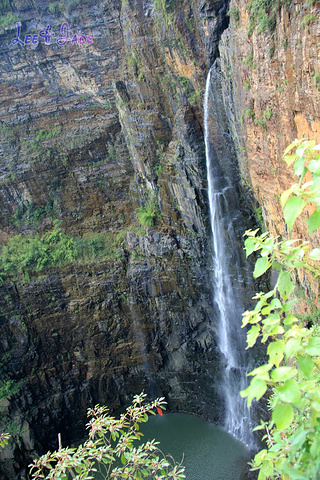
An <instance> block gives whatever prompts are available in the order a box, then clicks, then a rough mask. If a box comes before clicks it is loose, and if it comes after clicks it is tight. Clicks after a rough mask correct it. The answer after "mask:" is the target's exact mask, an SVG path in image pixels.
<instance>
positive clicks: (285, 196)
mask: <svg viewBox="0 0 320 480" xmlns="http://www.w3.org/2000/svg"><path fill="white" fill-rule="evenodd" d="M293 190H294V188H293V187H290V188H288V190H285V191H284V192H282V194H281V196H280V204H281V207H282V208H284V206H285V204H286V203H287V201H288V198H289V197H290V196H291V194H292V192H293Z"/></svg>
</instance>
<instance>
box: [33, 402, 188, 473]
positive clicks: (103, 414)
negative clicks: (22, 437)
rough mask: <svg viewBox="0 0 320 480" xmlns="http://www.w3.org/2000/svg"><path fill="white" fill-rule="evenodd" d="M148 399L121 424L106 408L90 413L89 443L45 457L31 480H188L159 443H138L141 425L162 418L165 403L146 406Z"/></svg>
mask: <svg viewBox="0 0 320 480" xmlns="http://www.w3.org/2000/svg"><path fill="white" fill-rule="evenodd" d="M145 397H146V395H145V394H140V395H136V396H135V397H134V399H133V403H132V405H131V406H129V407H128V408H127V410H126V412H125V413H124V414H122V415H121V416H120V419H119V420H117V419H116V418H114V417H111V416H109V414H108V408H107V407H100V406H99V405H97V406H96V407H95V408H92V409H89V410H88V416H91V417H92V419H91V420H90V421H89V423H88V424H87V426H88V429H89V439H88V440H87V441H86V442H85V443H83V444H82V445H80V446H79V447H78V448H60V449H59V450H58V451H56V452H53V453H51V452H48V453H47V454H46V455H43V456H42V457H41V458H40V459H39V460H37V461H36V462H34V465H33V466H32V468H31V474H32V478H33V479H34V480H39V479H44V478H46V479H52V480H58V479H64V478H65V479H67V478H73V479H76V480H80V479H89V478H94V475H95V474H97V472H100V474H101V478H108V479H117V478H118V479H119V478H127V479H132V480H143V479H147V478H150V479H151V478H152V479H157V480H162V479H172V480H173V479H176V480H182V479H183V478H185V475H184V467H183V466H182V465H181V464H176V463H175V462H174V461H173V460H172V459H171V458H169V457H166V456H164V455H163V454H162V452H161V451H160V450H159V447H158V445H159V443H158V442H156V441H155V440H151V441H148V442H146V443H143V444H141V443H140V442H139V441H140V440H141V437H142V436H143V434H142V433H141V432H140V427H139V424H140V423H144V422H147V420H148V414H151V415H155V410H158V412H159V411H160V412H161V414H162V410H161V408H162V409H164V403H165V402H164V399H163V398H160V399H157V400H155V401H153V402H151V403H149V404H143V401H144V400H145Z"/></svg>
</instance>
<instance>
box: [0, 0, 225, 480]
mask: <svg viewBox="0 0 320 480" xmlns="http://www.w3.org/2000/svg"><path fill="white" fill-rule="evenodd" d="M174 3H175V2H161V1H155V2H150V1H146V0H136V1H133V0H127V1H122V2H121V1H120V0H112V1H109V0H108V1H105V2H101V3H99V4H97V3H96V2H94V1H89V0H88V1H86V2H66V3H65V4H63V5H62V6H61V5H60V2H56V3H49V2H46V1H43V2H37V3H36V4H35V3H33V2H31V1H30V2H29V1H27V0H25V1H24V0H21V1H19V2H12V4H11V6H10V9H11V10H12V12H13V16H11V17H10V16H9V17H6V18H7V19H6V21H3V23H2V25H5V26H3V27H2V30H1V32H0V36H1V38H0V40H1V42H0V44H1V64H0V73H1V80H2V89H1V93H0V112H1V116H0V118H1V128H0V130H1V147H0V153H1V159H2V163H1V172H0V175H1V188H0V207H1V208H0V239H1V241H2V242H3V243H4V244H6V242H8V239H10V238H12V237H13V236H14V235H17V234H22V235H23V238H25V237H26V236H28V235H31V236H32V235H35V234H38V235H41V234H43V233H45V232H46V231H49V230H51V229H52V227H53V224H54V222H55V220H59V221H60V222H61V228H62V229H63V231H65V232H66V233H67V234H68V235H70V236H72V237H73V238H75V239H77V241H78V242H81V240H83V239H84V238H87V239H90V238H92V236H93V235H96V234H103V235H104V237H103V238H104V239H105V240H104V241H105V247H104V248H105V250H107V252H106V251H105V252H104V253H105V255H104V257H103V258H99V255H97V254H96V253H94V254H92V256H91V258H88V257H86V259H82V260H81V261H80V260H78V261H77V262H72V263H69V264H66V265H62V266H53V267H51V268H50V269H48V268H47V269H44V268H42V269H40V271H37V269H36V268H33V269H29V270H28V272H27V274H22V273H21V274H18V275H15V276H13V275H11V276H10V275H9V276H6V277H5V278H4V284H3V285H2V286H1V298H0V302H1V310H0V312H1V314H0V323H1V333H2V335H1V340H0V348H1V375H2V378H3V379H4V380H5V382H9V383H10V382H11V381H13V382H14V385H16V384H17V382H21V383H18V385H21V387H20V390H19V391H18V392H17V393H15V394H14V389H13V390H12V395H11V396H10V395H9V396H8V395H7V397H8V398H7V399H2V414H1V415H2V417H1V418H2V423H3V424H4V427H5V428H6V427H7V426H8V421H9V423H11V427H12V428H10V431H11V433H12V437H11V440H10V445H9V447H8V448H6V449H5V450H3V451H2V452H1V458H2V460H3V461H4V464H3V467H2V475H3V476H6V475H7V476H8V477H9V478H12V477H13V476H15V475H18V476H22V477H23V476H24V473H23V472H24V467H25V466H26V465H27V464H28V463H29V462H30V459H31V458H32V456H33V455H34V454H35V453H39V452H43V451H44V450H46V449H48V448H51V449H52V448H56V447H57V434H58V432H62V438H63V442H64V443H70V442H72V441H75V440H77V439H79V438H81V437H82V436H83V435H84V424H85V421H86V420H85V414H86V409H87V407H89V406H92V405H94V404H95V403H106V404H108V405H109V406H110V407H111V408H112V410H113V411H114V412H117V411H119V410H121V408H123V407H124V406H125V405H127V404H128V403H129V402H130V399H131V397H132V394H133V393H137V392H140V391H141V390H143V389H144V390H145V391H147V392H148V393H149V394H150V396H154V395H160V394H161V395H165V396H166V398H167V400H168V402H169V406H170V408H172V409H174V408H179V409H182V410H183V409H184V410H189V411H196V412H197V413H202V414H203V415H206V416H209V417H210V418H211V419H212V420H217V419H218V417H219V415H220V413H221V411H220V410H221V406H219V405H220V401H219V399H218V398H217V394H216V393H215V390H214V388H213V383H214V379H218V377H219V372H218V367H219V358H218V354H217V352H216V347H215V339H214V325H213V324H212V318H213V316H214V312H213V311H212V299H211V286H210V279H209V271H208V261H207V260H208V245H207V215H208V212H207V206H206V180H205V155H204V145H203V130H202V95H203V91H204V85H205V78H206V72H207V66H208V65H209V64H211V62H212V61H213V59H214V58H215V56H216V54H217V46H218V40H219V38H220V35H221V33H222V31H223V29H224V28H225V27H226V26H227V22H228V19H227V17H226V12H227V2H224V1H214V0H211V1H209V2H203V1H201V2H200V1H198V2H196V1H193V2H187V1H185V2H181V3H179V5H176V7H174ZM1 13H2V15H3V16H7V12H6V11H2V12H1ZM1 18H3V17H1ZM17 21H19V22H20V23H21V28H20V36H19V40H20V41H22V42H23V43H24V42H25V41H26V42H27V45H21V44H20V43H19V42H17V41H16V42H15V43H12V40H14V39H17V33H18V32H17V26H16V22H17ZM66 22H67V23H68V27H69V36H70V41H68V42H66V43H65V44H64V45H58V44H57V43H56V40H57V37H65V35H66V29H67V27H66V25H64V26H63V24H64V23H66ZM47 25H50V27H51V28H50V29H49V30H48V31H47V32H48V33H49V34H53V33H55V36H53V37H51V38H50V39H49V40H48V42H47V43H48V44H46V42H45V39H44V38H42V39H40V41H38V43H35V44H32V43H28V42H29V41H32V39H33V36H34V35H35V34H39V32H44V33H43V35H45V29H46V26H47ZM80 34H82V35H84V36H85V37H86V38H87V39H90V42H89V43H85V44H81V45H79V44H78V43H79V41H80V40H79V39H80ZM28 35H29V36H28ZM74 35H78V37H76V38H75V37H74ZM90 35H93V38H90ZM81 38H83V37H81ZM30 39H31V40H30ZM71 39H75V40H74V42H72V41H71ZM38 40H39V39H38ZM77 42H78V43H77ZM60 43H63V41H60ZM150 204H151V205H155V206H156V210H157V216H156V218H155V219H154V225H153V226H145V227H143V226H142V228H141V225H140V223H141V222H140V221H139V208H140V207H145V206H148V205H150ZM90 236H91V237H90ZM38 270H39V269H38ZM195 380H196V381H195ZM9 427H10V425H9Z"/></svg>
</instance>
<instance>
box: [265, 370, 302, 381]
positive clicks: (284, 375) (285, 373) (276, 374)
mask: <svg viewBox="0 0 320 480" xmlns="http://www.w3.org/2000/svg"><path fill="white" fill-rule="evenodd" d="M297 373H298V372H297V369H296V368H294V367H278V368H275V369H274V370H273V371H272V372H271V378H272V380H274V381H275V382H285V381H286V380H289V379H290V378H292V377H294V376H295V375H296V374H297Z"/></svg>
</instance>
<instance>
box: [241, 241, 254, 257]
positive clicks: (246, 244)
mask: <svg viewBox="0 0 320 480" xmlns="http://www.w3.org/2000/svg"><path fill="white" fill-rule="evenodd" d="M255 246H256V239H255V238H247V239H246V240H245V242H244V248H245V250H246V256H247V257H249V255H251V253H252V252H254V249H255Z"/></svg>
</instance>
